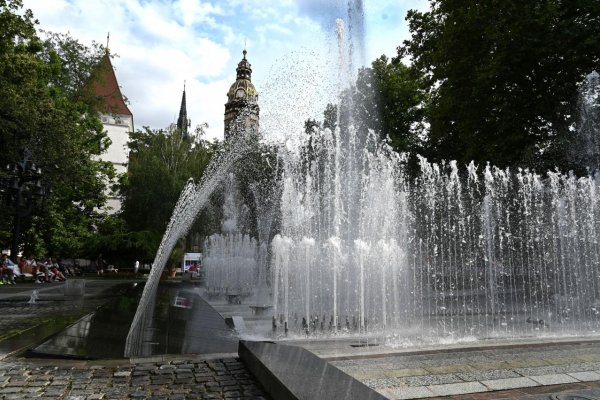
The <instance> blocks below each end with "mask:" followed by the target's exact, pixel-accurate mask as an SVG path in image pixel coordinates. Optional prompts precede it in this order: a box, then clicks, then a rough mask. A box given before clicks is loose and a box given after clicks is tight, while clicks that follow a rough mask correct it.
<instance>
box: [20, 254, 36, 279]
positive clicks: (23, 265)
mask: <svg viewBox="0 0 600 400" xmlns="http://www.w3.org/2000/svg"><path fill="white" fill-rule="evenodd" d="M17 266H18V267H19V270H20V271H21V276H22V278H23V280H26V281H32V280H34V279H35V275H34V274H33V269H32V268H31V265H29V264H27V260H26V259H25V257H20V258H19V262H18V263H17Z"/></svg>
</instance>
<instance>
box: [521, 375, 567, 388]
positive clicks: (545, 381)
mask: <svg viewBox="0 0 600 400" xmlns="http://www.w3.org/2000/svg"><path fill="white" fill-rule="evenodd" d="M529 378H531V379H533V380H534V381H536V382H538V383H539V384H541V385H558V384H561V383H573V382H578V380H577V379H575V378H573V377H572V376H569V375H567V374H547V375H538V376H530V377H529Z"/></svg>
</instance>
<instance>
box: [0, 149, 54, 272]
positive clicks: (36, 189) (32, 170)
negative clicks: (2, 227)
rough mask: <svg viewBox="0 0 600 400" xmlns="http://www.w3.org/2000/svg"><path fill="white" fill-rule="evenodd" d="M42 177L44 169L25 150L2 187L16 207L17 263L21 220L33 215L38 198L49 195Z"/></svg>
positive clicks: (14, 254) (13, 253)
mask: <svg viewBox="0 0 600 400" xmlns="http://www.w3.org/2000/svg"><path fill="white" fill-rule="evenodd" d="M41 177H42V169H41V168H40V167H39V166H37V165H36V164H35V163H34V162H33V161H32V160H31V152H30V151H29V149H27V148H25V150H24V151H23V159H22V160H21V161H18V162H16V163H13V164H8V165H7V166H6V178H4V179H3V182H2V185H0V192H1V193H2V194H3V195H5V196H6V197H7V201H8V203H9V204H11V205H12V206H14V220H13V231H12V244H11V248H10V258H11V260H12V261H13V262H15V263H16V262H17V253H18V252H19V233H20V230H21V219H22V218H25V217H27V216H29V215H30V214H31V212H32V211H33V203H34V199H35V198H36V197H37V198H41V197H44V196H46V195H47V193H46V188H45V187H44V186H42V182H41Z"/></svg>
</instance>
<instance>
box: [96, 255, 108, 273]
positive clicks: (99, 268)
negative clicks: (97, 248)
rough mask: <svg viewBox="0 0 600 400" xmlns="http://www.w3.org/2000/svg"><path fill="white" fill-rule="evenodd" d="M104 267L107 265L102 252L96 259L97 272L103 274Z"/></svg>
mask: <svg viewBox="0 0 600 400" xmlns="http://www.w3.org/2000/svg"><path fill="white" fill-rule="evenodd" d="M104 267H106V260H104V258H102V253H100V254H98V258H97V259H96V274H97V275H102V274H103V273H104Z"/></svg>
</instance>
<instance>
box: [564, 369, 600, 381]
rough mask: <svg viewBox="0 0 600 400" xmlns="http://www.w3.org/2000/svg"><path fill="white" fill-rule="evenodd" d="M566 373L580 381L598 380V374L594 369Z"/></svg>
mask: <svg viewBox="0 0 600 400" xmlns="http://www.w3.org/2000/svg"><path fill="white" fill-rule="evenodd" d="M567 375H570V376H572V377H573V378H575V379H577V380H578V381H582V382H589V381H600V374H599V373H598V372H595V371H581V372H569V373H568V374H567Z"/></svg>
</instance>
